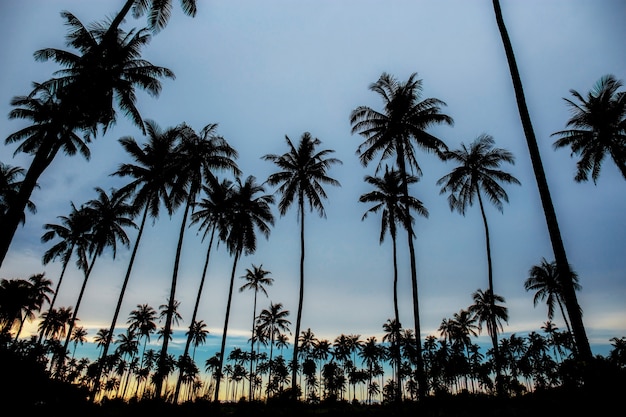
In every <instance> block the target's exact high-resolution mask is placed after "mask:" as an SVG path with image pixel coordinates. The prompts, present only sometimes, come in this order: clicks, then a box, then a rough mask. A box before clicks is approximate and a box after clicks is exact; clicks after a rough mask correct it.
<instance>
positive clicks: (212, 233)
mask: <svg viewBox="0 0 626 417" xmlns="http://www.w3.org/2000/svg"><path fill="white" fill-rule="evenodd" d="M214 237H215V226H213V230H212V231H211V240H210V241H209V248H208V249H207V253H206V259H205V261H204V269H203V270H202V278H201V279H200V287H199V288H198V295H197V296H196V304H195V305H194V307H193V314H192V316H191V324H190V325H189V334H188V335H187V342H186V343H185V350H184V352H183V358H185V357H187V354H188V353H189V345H190V344H191V339H192V338H193V332H192V330H193V326H194V324H195V323H196V316H197V315H198V307H199V306H200V298H201V296H202V289H203V288H204V280H205V278H206V271H207V268H208V266H209V259H210V257H211V247H212V246H213V238H214ZM183 376H184V372H183V369H182V368H181V369H180V370H179V373H178V380H177V381H176V390H175V391H174V400H173V403H174V404H177V403H178V394H179V392H180V385H181V383H182V380H183Z"/></svg>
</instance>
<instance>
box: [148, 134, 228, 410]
mask: <svg viewBox="0 0 626 417" xmlns="http://www.w3.org/2000/svg"><path fill="white" fill-rule="evenodd" d="M216 129H217V125H216V124H209V125H206V126H205V127H204V128H203V129H202V130H201V131H200V133H199V134H197V133H196V132H195V131H194V130H193V129H192V128H191V127H189V126H187V125H186V124H182V125H181V126H180V134H181V140H180V143H179V144H178V146H177V147H176V150H175V155H176V156H177V157H176V160H175V162H174V167H175V168H174V169H175V170H176V171H177V173H176V179H175V181H174V186H173V188H172V192H171V194H170V198H172V199H173V203H174V205H179V204H183V203H184V205H185V208H184V212H183V218H182V221H181V226H180V232H179V235H178V244H177V246H176V257H175V259H174V271H173V273H172V284H171V286H170V295H169V297H168V299H169V301H170V303H173V302H174V299H175V296H176V287H177V284H178V271H179V267H180V257H181V253H182V246H183V240H184V236H185V230H186V228H187V218H188V217H189V210H190V209H191V208H192V206H193V204H194V202H195V201H196V197H197V195H198V193H199V192H200V190H201V187H202V184H203V183H204V182H205V180H206V179H207V178H211V177H214V176H215V174H214V173H215V171H218V170H226V171H229V172H232V173H233V174H235V175H236V174H238V173H239V168H238V167H237V164H236V163H235V159H236V158H237V151H235V149H234V148H232V147H231V146H230V145H229V144H228V142H226V140H225V139H224V138H223V137H221V136H218V135H217V134H216V133H215V131H216ZM167 311H170V312H171V311H173V309H172V305H170V308H169V309H168V310H167ZM171 326H172V317H171V315H169V314H168V315H167V316H166V319H165V324H164V326H163V327H164V331H165V333H166V334H169V333H170V331H171ZM168 342H169V341H168V338H165V339H164V340H163V345H162V346H161V355H160V361H159V363H160V364H163V363H164V362H165V360H166V359H167V348H168V344H169V343H168ZM162 383H163V380H162V379H157V381H156V395H157V398H160V396H161V388H162ZM177 386H179V385H178V384H177ZM179 390H180V388H179ZM179 390H177V391H176V392H175V394H174V398H173V401H174V403H176V402H177V401H178V393H179Z"/></svg>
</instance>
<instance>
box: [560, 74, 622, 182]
mask: <svg viewBox="0 0 626 417" xmlns="http://www.w3.org/2000/svg"><path fill="white" fill-rule="evenodd" d="M622 86H623V84H622V82H621V81H620V80H617V79H616V78H615V76H613V75H611V74H609V75H605V76H604V77H602V78H600V80H598V82H597V83H596V85H595V86H594V87H593V88H592V89H591V91H589V93H587V98H586V99H585V98H584V97H583V96H582V95H581V94H580V93H579V92H578V91H576V90H570V93H571V94H572V95H573V96H574V98H576V99H577V100H578V102H579V103H576V102H574V101H572V100H570V99H567V98H564V100H565V102H566V103H567V104H568V106H569V107H570V110H571V111H572V117H571V118H570V119H569V120H568V121H567V127H570V128H571V129H568V130H561V131H559V132H555V133H553V134H552V136H559V137H560V139H558V140H557V141H556V142H554V147H555V148H556V149H558V148H563V147H570V148H571V150H572V155H573V154H577V155H580V160H579V161H578V162H577V163H576V167H577V172H576V176H575V177H574V179H575V180H576V181H578V182H580V181H587V180H588V179H589V173H590V172H591V179H593V182H594V183H596V181H597V180H598V177H599V176H600V168H601V166H602V161H603V160H604V158H605V157H606V156H610V157H611V158H612V159H613V162H615V165H617V168H618V169H619V170H620V172H621V173H622V176H623V177H624V179H626V91H618V90H619V89H620V88H621V87H622Z"/></svg>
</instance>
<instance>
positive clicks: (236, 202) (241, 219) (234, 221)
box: [214, 176, 274, 401]
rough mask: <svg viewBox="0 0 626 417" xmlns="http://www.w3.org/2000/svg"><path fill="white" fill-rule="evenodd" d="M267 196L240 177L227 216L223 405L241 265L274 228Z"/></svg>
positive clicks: (251, 179)
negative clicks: (232, 311) (228, 267)
mask: <svg viewBox="0 0 626 417" xmlns="http://www.w3.org/2000/svg"><path fill="white" fill-rule="evenodd" d="M264 192H265V188H264V187H263V186H262V185H258V184H257V183H256V178H255V177H254V176H248V177H247V178H246V179H245V181H242V180H241V178H239V177H238V178H237V179H236V181H235V184H234V189H233V193H232V195H231V203H230V204H229V211H228V213H227V215H226V217H227V218H226V221H227V224H228V234H227V236H226V245H227V247H228V251H229V252H230V254H231V256H232V257H233V267H232V270H231V275H230V286H229V290H228V301H227V303H226V316H225V318H224V331H223V332H222V343H221V347H220V356H219V361H220V363H219V367H218V370H217V371H218V372H217V375H218V377H217V381H216V385H215V393H214V396H215V397H214V399H215V401H219V393H220V381H221V378H220V376H221V375H222V367H223V365H224V351H225V348H226V337H227V334H228V320H229V318H230V308H231V303H232V296H233V288H234V285H235V272H236V270H237V262H238V260H239V258H240V256H241V255H242V254H246V255H249V254H251V253H254V252H255V251H256V242H257V239H256V231H257V230H258V231H259V232H261V234H263V236H265V237H266V238H267V237H268V236H269V233H270V226H273V225H274V216H273V215H272V212H271V209H270V204H273V203H274V198H273V197H272V196H271V195H268V194H263V193H264Z"/></svg>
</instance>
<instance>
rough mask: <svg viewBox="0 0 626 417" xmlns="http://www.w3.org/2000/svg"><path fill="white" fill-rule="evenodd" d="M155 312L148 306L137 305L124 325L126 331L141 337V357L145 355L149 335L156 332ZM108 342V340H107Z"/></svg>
mask: <svg viewBox="0 0 626 417" xmlns="http://www.w3.org/2000/svg"><path fill="white" fill-rule="evenodd" d="M156 319H157V312H156V310H155V309H154V308H153V307H151V306H149V305H148V304H137V308H136V309H135V310H132V311H131V312H130V315H129V316H128V320H127V321H126V323H127V324H128V325H129V326H128V329H129V330H130V331H132V332H134V333H137V335H138V336H139V337H140V338H141V337H143V352H142V353H141V356H142V357H143V356H144V355H145V353H146V345H147V344H148V342H149V341H150V335H151V334H152V333H154V332H155V331H156V321H155V320H156ZM108 340H109V341H110V338H109V339H108Z"/></svg>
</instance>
